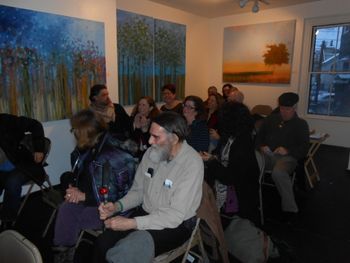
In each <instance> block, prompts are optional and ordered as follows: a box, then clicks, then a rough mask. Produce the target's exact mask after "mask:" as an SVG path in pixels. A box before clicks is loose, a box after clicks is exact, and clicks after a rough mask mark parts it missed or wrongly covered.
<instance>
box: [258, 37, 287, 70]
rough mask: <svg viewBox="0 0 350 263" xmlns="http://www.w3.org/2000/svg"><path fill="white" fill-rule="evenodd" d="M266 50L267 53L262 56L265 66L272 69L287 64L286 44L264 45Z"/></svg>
mask: <svg viewBox="0 0 350 263" xmlns="http://www.w3.org/2000/svg"><path fill="white" fill-rule="evenodd" d="M266 48H267V51H266V52H265V54H264V55H263V57H264V63H265V65H267V66H271V67H272V68H274V67H275V66H276V65H277V66H281V65H282V64H288V62H289V52H288V49H287V46H286V44H284V43H280V44H278V45H276V44H273V45H266Z"/></svg>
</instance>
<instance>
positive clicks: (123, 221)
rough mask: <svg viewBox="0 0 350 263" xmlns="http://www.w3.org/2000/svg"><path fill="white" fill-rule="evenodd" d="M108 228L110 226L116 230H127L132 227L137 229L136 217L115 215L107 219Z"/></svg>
mask: <svg viewBox="0 0 350 263" xmlns="http://www.w3.org/2000/svg"><path fill="white" fill-rule="evenodd" d="M105 226H106V228H110V229H112V230H115V231H126V230H130V229H136V227H137V224H136V220H135V219H134V218H126V217H123V216H115V217H112V218H109V219H107V220H106V221H105Z"/></svg>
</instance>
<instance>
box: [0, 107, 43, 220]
mask: <svg viewBox="0 0 350 263" xmlns="http://www.w3.org/2000/svg"><path fill="white" fill-rule="evenodd" d="M26 133H31V136H32V142H33V148H34V149H32V151H33V152H31V151H30V150H29V149H26V148H25V147H23V146H22V145H21V141H22V140H23V139H24V137H25V136H26ZM0 135H1V136H0V195H1V194H2V192H3V191H4V190H5V191H4V197H3V205H2V210H1V215H0V219H1V221H2V223H4V224H7V223H8V224H11V223H12V222H13V221H15V220H16V217H17V213H18V209H19V207H20V204H21V192H22V185H23V184H25V183H26V182H27V181H29V180H34V181H35V182H37V183H38V184H41V183H42V182H43V181H44V179H45V174H46V173H45V170H44V168H43V166H42V164H41V162H42V161H43V158H44V148H45V142H44V129H43V126H42V125H41V123H40V122H39V121H37V120H34V119H31V118H27V117H23V116H21V117H18V116H15V115H10V114H5V113H1V114H0ZM5 227H6V226H5Z"/></svg>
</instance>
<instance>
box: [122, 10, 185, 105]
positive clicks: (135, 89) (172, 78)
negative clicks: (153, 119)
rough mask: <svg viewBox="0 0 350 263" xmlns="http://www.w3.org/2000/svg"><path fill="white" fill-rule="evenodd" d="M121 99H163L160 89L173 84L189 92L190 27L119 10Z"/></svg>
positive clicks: (127, 101)
mask: <svg viewBox="0 0 350 263" xmlns="http://www.w3.org/2000/svg"><path fill="white" fill-rule="evenodd" d="M117 45H118V86H119V101H120V103H121V104H124V105H129V104H134V103H136V102H137V100H138V98H140V97H141V96H152V97H154V98H155V99H156V101H160V100H161V94H160V89H161V87H162V86H163V85H165V84H169V83H173V84H175V85H176V87H177V95H178V97H179V98H183V97H184V94H185V50H186V26H185V25H181V24H177V23H172V22H168V21H164V20H159V19H154V18H152V17H148V16H143V15H139V14H135V13H131V12H127V11H123V10H117Z"/></svg>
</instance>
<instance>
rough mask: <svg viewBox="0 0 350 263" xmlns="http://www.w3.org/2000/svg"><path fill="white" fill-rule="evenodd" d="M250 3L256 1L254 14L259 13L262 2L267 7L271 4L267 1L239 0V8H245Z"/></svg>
mask: <svg viewBox="0 0 350 263" xmlns="http://www.w3.org/2000/svg"><path fill="white" fill-rule="evenodd" d="M249 1H254V5H253V7H252V12H253V13H257V12H259V10H260V6H259V2H262V3H264V4H266V5H268V4H269V2H267V1H266V0H239V6H240V7H241V8H244V7H245V6H246V4H247V3H248V2H249Z"/></svg>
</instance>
